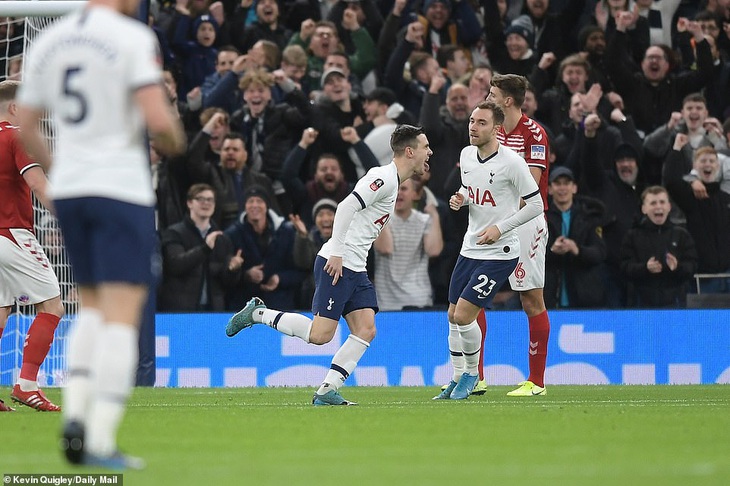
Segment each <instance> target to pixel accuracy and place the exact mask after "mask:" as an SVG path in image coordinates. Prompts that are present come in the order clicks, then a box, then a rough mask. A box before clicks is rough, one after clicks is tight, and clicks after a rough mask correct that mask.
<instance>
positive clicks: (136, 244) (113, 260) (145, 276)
mask: <svg viewBox="0 0 730 486" xmlns="http://www.w3.org/2000/svg"><path fill="white" fill-rule="evenodd" d="M54 206H55V207H56V214H57V215H58V223H59V225H60V227H61V231H62V232H63V237H64V240H65V243H66V251H67V252H68V257H69V260H70V261H71V267H72V269H73V273H74V280H75V281H76V282H78V283H79V284H80V285H96V284H99V283H102V282H127V283H133V284H150V283H151V282H152V276H153V274H154V273H155V272H158V271H159V262H158V261H156V258H153V257H154V255H155V252H154V249H155V245H156V236H155V210H154V208H152V207H148V206H140V205H137V204H131V203H127V202H122V201H117V200H114V199H108V198H103V197H81V198H73V199H58V200H56V201H54Z"/></svg>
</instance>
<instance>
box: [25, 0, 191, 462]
mask: <svg viewBox="0 0 730 486" xmlns="http://www.w3.org/2000/svg"><path fill="white" fill-rule="evenodd" d="M138 6H139V0H89V2H88V3H87V4H86V6H85V8H84V9H83V10H80V11H78V12H76V13H73V14H70V15H69V16H67V17H65V18H64V19H63V20H60V21H58V22H57V23H55V24H54V25H53V26H51V27H50V28H48V29H47V30H45V31H44V32H43V33H42V34H41V35H40V37H38V39H37V40H36V42H35V44H34V45H33V47H32V48H31V50H30V53H29V55H28V58H27V59H26V68H27V70H26V74H25V79H24V82H23V85H22V87H21V90H20V93H19V97H18V101H19V104H20V108H19V110H20V111H19V118H20V125H21V126H22V127H23V130H22V131H21V133H20V137H21V140H22V141H23V142H24V144H25V145H26V148H27V149H28V151H29V152H30V153H31V154H33V155H35V156H36V157H37V158H38V160H39V161H40V162H41V164H42V165H43V166H44V167H45V168H46V169H49V170H50V179H51V183H52V186H53V194H52V196H53V200H54V206H55V210H56V213H57V216H58V220H59V224H60V227H61V230H62V231H63V234H64V237H65V241H66V248H67V251H68V254H69V259H70V261H71V266H72V268H73V272H74V277H75V279H76V281H77V283H78V285H79V295H80V299H81V303H80V308H79V313H78V316H77V320H76V322H75V324H74V327H73V329H72V330H71V333H70V336H69V344H68V378H67V383H66V387H65V389H64V390H63V392H64V393H63V408H64V426H63V432H62V439H61V447H62V449H63V451H64V453H65V455H66V458H67V459H68V461H69V462H71V463H74V464H83V465H88V466H98V467H105V468H110V469H127V468H141V467H143V465H144V463H143V462H142V461H141V460H140V459H137V458H134V457H130V456H126V455H124V454H122V453H121V452H119V450H118V449H117V443H116V435H117V429H118V427H119V424H120V423H121V420H122V417H123V415H124V409H125V405H126V401H127V398H128V397H129V394H130V393H131V390H132V386H133V385H134V372H135V369H136V366H137V358H138V334H139V323H140V316H141V311H142V307H143V305H144V303H145V301H146V299H147V293H148V286H149V284H150V282H151V281H152V278H153V269H154V266H153V254H154V248H155V244H156V238H155V232H154V204H155V197H154V193H153V190H152V181H151V178H150V170H149V160H148V155H147V147H146V144H145V126H146V127H147V129H148V130H149V135H150V137H151V138H152V140H153V141H154V143H155V149H157V150H158V151H160V152H161V153H164V154H177V153H181V152H182V151H184V149H185V137H184V132H183V130H182V126H181V125H180V122H179V120H178V119H177V118H176V117H175V115H173V112H172V107H171V106H170V102H169V99H168V97H167V94H166V92H165V90H164V87H163V85H162V71H161V69H160V66H159V58H160V56H159V48H158V45H157V41H156V39H155V36H154V34H153V33H152V31H151V30H149V28H147V26H145V25H144V24H142V23H141V22H138V21H136V20H134V19H133V18H131V17H132V16H134V15H135V13H136V11H137V8H138ZM46 110H47V111H49V112H51V113H53V116H54V122H55V128H56V147H55V154H54V157H53V161H52V160H51V155H50V152H49V150H48V148H47V146H46V144H45V142H44V139H43V136H42V134H41V132H40V130H39V122H40V119H41V116H42V115H43V113H44V112H45V111H46ZM157 267H159V264H157Z"/></svg>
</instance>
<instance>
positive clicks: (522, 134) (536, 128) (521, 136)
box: [497, 113, 550, 211]
mask: <svg viewBox="0 0 730 486" xmlns="http://www.w3.org/2000/svg"><path fill="white" fill-rule="evenodd" d="M497 138H498V139H499V143H501V144H502V145H504V146H505V147H509V148H511V149H512V150H514V151H515V152H517V153H518V154H520V156H521V157H522V158H523V159H525V162H527V165H528V166H530V167H540V168H541V169H542V176H541V177H540V182H539V183H538V184H537V185H538V187H539V188H540V195H541V196H542V204H543V207H544V208H545V211H547V209H548V202H547V195H548V168H549V165H550V144H549V142H548V137H547V133H545V129H544V128H542V127H541V126H540V124H539V123H537V122H536V121H535V120H533V119H531V118H528V117H527V116H525V115H524V113H523V114H522V117H521V118H520V121H518V122H517V126H516V127H515V129H514V130H512V131H511V132H510V133H505V132H504V127H502V128H500V129H499V131H498V132H497Z"/></svg>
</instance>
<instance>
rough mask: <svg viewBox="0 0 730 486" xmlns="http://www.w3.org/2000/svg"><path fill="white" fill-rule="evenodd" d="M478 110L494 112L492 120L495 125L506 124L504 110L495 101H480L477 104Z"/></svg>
mask: <svg viewBox="0 0 730 486" xmlns="http://www.w3.org/2000/svg"><path fill="white" fill-rule="evenodd" d="M476 108H479V109H480V110H489V111H491V112H492V120H493V121H494V124H495V125H503V124H504V110H503V109H502V107H500V106H499V105H498V104H497V103H495V102H493V101H486V100H485V101H480V102H479V103H477V106H476Z"/></svg>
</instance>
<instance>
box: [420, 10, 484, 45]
mask: <svg viewBox="0 0 730 486" xmlns="http://www.w3.org/2000/svg"><path fill="white" fill-rule="evenodd" d="M418 21H419V22H421V24H422V25H423V27H424V29H425V31H426V32H425V33H424V36H423V39H424V41H425V42H424V44H423V45H424V46H432V47H431V48H426V51H428V52H429V54H431V55H433V56H435V55H436V50H437V49H438V47H440V46H443V45H446V44H455V45H458V46H461V47H469V46H472V45H473V44H475V43H476V42H477V41H478V40H479V38H480V36H481V33H482V28H481V25H480V23H479V20H478V19H477V16H476V13H475V11H474V9H473V8H472V7H471V4H470V3H469V2H464V1H462V0H424V1H423V7H422V8H421V16H420V17H419V18H418ZM457 25H458V26H457ZM434 39H436V42H433V41H434Z"/></svg>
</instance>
